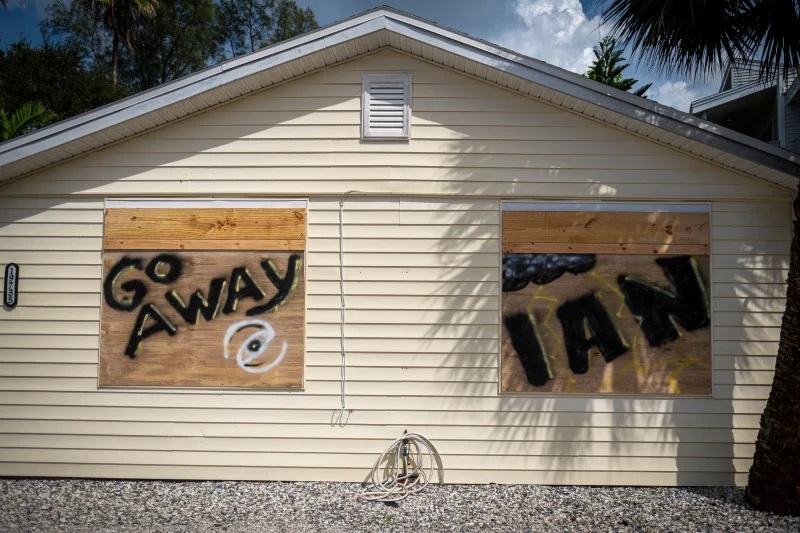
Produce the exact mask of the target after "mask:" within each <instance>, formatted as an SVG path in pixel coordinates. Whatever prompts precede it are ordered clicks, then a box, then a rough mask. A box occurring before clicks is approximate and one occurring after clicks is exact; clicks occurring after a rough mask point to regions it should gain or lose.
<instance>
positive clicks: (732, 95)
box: [689, 80, 777, 114]
mask: <svg viewBox="0 0 800 533" xmlns="http://www.w3.org/2000/svg"><path fill="white" fill-rule="evenodd" d="M773 81H774V80H773ZM776 85H777V82H774V83H770V82H763V81H754V82H752V83H748V84H746V85H742V86H740V87H737V88H736V89H730V90H728V91H725V92H722V93H715V94H712V95H709V96H706V97H704V98H699V99H697V100H695V101H694V102H692V103H691V105H690V107H689V113H691V114H695V113H702V112H704V111H709V110H710V109H713V108H715V107H717V106H720V105H722V104H727V103H729V102H733V101H734V100H738V99H739V98H743V97H745V96H749V95H751V94H754V93H757V92H760V91H763V90H764V89H769V88H771V87H775V86H776Z"/></svg>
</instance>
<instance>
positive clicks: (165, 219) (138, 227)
mask: <svg viewBox="0 0 800 533" xmlns="http://www.w3.org/2000/svg"><path fill="white" fill-rule="evenodd" d="M166 236H168V237H167V238H162V237H166ZM305 239H306V210H305V208H268V209H264V208H238V207H237V208H233V207H223V208H198V209H186V208H166V207H165V208H112V209H107V210H106V219H105V232H104V238H103V246H104V248H105V249H106V250H298V249H304V248H305Z"/></svg>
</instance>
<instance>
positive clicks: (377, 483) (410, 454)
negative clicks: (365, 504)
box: [357, 433, 435, 502]
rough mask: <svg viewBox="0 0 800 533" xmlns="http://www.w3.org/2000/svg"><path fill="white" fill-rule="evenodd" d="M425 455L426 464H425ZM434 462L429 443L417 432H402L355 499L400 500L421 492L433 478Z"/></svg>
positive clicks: (384, 453)
mask: <svg viewBox="0 0 800 533" xmlns="http://www.w3.org/2000/svg"><path fill="white" fill-rule="evenodd" d="M425 456H427V460H428V465H425ZM434 463H435V456H434V447H433V445H432V444H431V442H430V441H429V440H428V439H426V438H425V437H423V436H422V435H418V434H416V433H405V434H404V435H403V436H402V437H400V438H399V439H397V440H395V441H394V442H392V444H391V445H390V446H389V447H388V448H386V451H384V452H383V453H382V454H381V456H380V457H379V458H378V460H377V461H376V462H375V465H374V466H373V467H372V471H371V472H370V476H369V478H368V479H367V481H365V482H364V483H365V486H364V488H362V489H361V492H359V493H358V496H357V497H358V499H360V500H367V501H376V502H399V501H400V500H403V499H405V498H406V497H407V496H409V495H410V494H416V493H418V492H420V491H422V490H423V489H424V488H425V487H426V486H427V485H428V483H430V482H431V479H433V469H434Z"/></svg>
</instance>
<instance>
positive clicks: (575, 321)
mask: <svg viewBox="0 0 800 533" xmlns="http://www.w3.org/2000/svg"><path fill="white" fill-rule="evenodd" d="M556 315H557V316H558V320H559V321H560V322H561V327H562V328H563V330H564V348H565V349H566V352H567V361H568V362H569V368H570V370H572V372H573V373H575V374H585V373H586V372H587V371H588V370H589V348H591V347H592V346H597V349H598V351H599V352H600V354H601V355H602V356H603V359H605V360H606V363H610V362H611V361H613V360H614V359H616V358H617V357H619V356H620V355H622V354H624V353H625V352H627V351H628V346H627V345H626V344H625V340H624V339H623V338H622V335H621V334H620V332H619V331H618V330H617V327H616V325H615V324H614V321H613V320H611V316H609V314H608V311H606V308H605V307H604V306H603V304H602V302H600V299H599V298H598V297H597V295H596V294H595V293H593V292H592V293H589V294H587V295H585V296H583V297H582V298H579V299H577V300H570V301H568V302H565V303H564V304H562V305H561V306H559V308H558V310H557V311H556ZM587 331H588V335H587Z"/></svg>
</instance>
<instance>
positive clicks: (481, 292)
mask: <svg viewBox="0 0 800 533" xmlns="http://www.w3.org/2000/svg"><path fill="white" fill-rule="evenodd" d="M452 129H454V130H456V131H458V128H452ZM460 133H461V134H462V138H463V139H465V140H466V142H464V141H461V142H453V155H452V156H451V159H450V161H449V165H448V168H443V169H441V170H442V176H441V177H440V179H442V180H445V181H446V190H447V193H448V194H452V195H456V196H459V197H462V198H463V200H464V202H473V203H474V205H473V206H472V207H464V208H463V210H461V211H448V212H447V213H446V218H447V219H448V220H449V221H450V222H449V226H448V229H447V231H446V234H445V236H444V237H443V238H441V239H440V240H439V241H438V251H439V252H440V253H441V258H442V259H441V261H442V264H446V265H447V267H448V269H450V272H451V276H450V277H451V278H452V279H458V280H459V281H457V282H444V283H441V284H440V286H439V287H438V289H437V290H436V291H435V293H434V294H433V295H432V298H431V299H432V301H433V300H436V299H438V298H439V297H442V296H445V297H448V298H451V299H452V301H453V303H454V306H453V308H451V309H447V310H442V311H441V312H440V316H439V319H438V321H437V324H432V325H431V326H430V328H429V330H428V334H427V338H429V339H440V338H448V339H457V340H455V346H454V349H453V350H452V353H450V354H449V355H448V357H447V359H446V364H445V365H444V367H445V368H442V369H440V374H441V375H442V379H441V380H440V381H442V382H445V383H444V384H442V383H437V387H442V389H441V395H442V399H441V409H442V410H443V412H442V419H443V421H446V420H448V418H449V417H451V416H459V415H460V416H461V417H462V418H459V423H460V424H464V425H465V426H468V427H465V428H463V431H459V432H457V433H458V434H464V435H472V436H473V438H474V439H475V441H476V445H475V446H474V447H473V449H474V450H475V452H474V453H475V454H476V455H478V457H475V458H474V461H473V463H474V464H475V465H479V466H476V467H477V468H486V469H496V470H500V469H503V468H511V469H519V470H530V471H559V473H560V474H563V475H546V474H542V472H531V479H532V480H534V481H538V482H541V481H542V480H544V481H545V482H546V481H547V480H554V481H555V482H558V483H563V482H566V483H581V484H583V483H588V484H596V483H597V481H594V480H598V479H609V477H608V476H607V475H603V474H601V475H600V476H599V477H595V476H591V475H584V474H582V472H581V471H582V470H591V471H598V472H602V471H606V470H610V471H630V472H645V473H646V472H656V474H655V476H654V477H648V474H643V475H640V476H638V479H640V480H642V482H643V483H644V484H648V483H655V484H664V483H665V484H671V483H674V484H678V485H698V484H705V483H711V484H719V485H726V484H727V485H731V484H734V483H735V476H736V474H737V473H738V474H743V473H746V471H747V470H746V468H747V466H746V464H747V462H748V461H749V460H750V459H751V458H752V452H753V446H752V444H734V442H739V443H742V442H744V443H748V442H750V443H752V442H754V441H755V436H756V433H757V428H758V417H759V415H760V412H761V410H762V409H763V402H762V401H760V400H755V401H750V400H748V394H749V393H748V390H750V389H748V387H738V388H737V385H752V383H751V382H748V381H746V380H747V379H748V378H747V377H746V376H744V377H743V374H742V373H737V372H736V370H737V369H738V370H748V369H754V370H765V371H769V369H770V368H769V364H770V363H769V359H768V358H765V359H762V358H759V357H753V358H747V357H741V356H742V355H748V354H750V353H752V354H753V355H773V352H772V351H770V347H771V345H772V344H774V345H775V347H774V350H775V351H776V350H777V346H776V344H777V343H767V344H766V345H764V346H766V348H764V347H754V346H753V345H752V344H749V345H748V344H747V341H754V340H759V339H760V338H762V337H761V334H760V333H759V331H758V330H757V329H754V327H759V326H760V325H761V324H762V322H761V321H760V317H762V316H768V315H761V314H760V313H767V314H772V313H775V312H776V310H775V309H774V307H773V301H771V300H768V299H764V297H766V296H768V294H766V293H764V292H763V284H783V283H784V280H785V273H786V269H787V265H788V261H787V259H788V258H787V257H786V256H785V255H780V256H778V255H775V254H774V252H773V251H771V250H761V249H758V248H756V247H754V246H752V245H748V244H744V243H742V244H741V247H740V250H741V252H740V253H741V254H742V256H741V257H736V256H733V255H729V256H728V257H727V258H725V259H726V260H727V264H726V265H724V266H723V267H721V268H724V270H720V269H717V270H716V273H717V274H716V275H718V276H719V275H720V274H724V277H725V279H721V280H719V281H716V280H715V282H714V283H713V284H712V283H710V282H709V286H710V288H711V292H710V294H709V300H712V301H709V304H710V306H711V310H712V313H713V312H714V305H715V302H717V303H719V304H720V307H721V309H720V312H717V313H714V316H713V318H712V325H714V326H717V325H719V326H724V328H720V329H718V330H712V335H711V336H712V337H715V338H714V340H713V341H712V346H717V348H716V350H715V353H716V354H724V355H726V356H727V355H737V356H739V357H736V358H733V357H719V358H717V357H713V356H712V359H713V360H714V363H713V364H714V367H713V368H714V370H713V376H712V380H713V383H714V392H713V396H712V397H705V398H698V397H675V396H670V395H665V394H654V395H653V394H625V395H613V394H552V393H551V394H547V393H531V394H502V393H500V394H498V387H497V380H498V379H500V376H499V374H498V368H499V367H500V361H499V357H497V356H498V354H499V352H500V346H501V342H502V336H503V335H504V333H505V332H504V328H503V327H502V326H501V325H500V324H501V322H500V320H501V319H500V316H499V315H500V309H501V308H502V298H501V294H502V291H501V279H500V268H499V267H500V264H499V261H500V252H501V242H500V230H499V228H500V221H501V216H502V213H501V211H500V210H499V209H500V207H499V201H498V200H499V198H506V199H511V200H524V199H529V200H532V201H545V200H547V199H554V200H567V201H569V200H570V198H559V197H557V196H553V195H551V193H550V191H549V190H548V183H557V182H559V181H560V180H561V179H562V174H567V175H568V174H569V172H568V169H567V171H566V172H562V170H561V169H560V168H557V167H555V166H553V167H552V168H546V169H541V168H531V169H530V180H528V179H525V178H510V179H505V178H504V174H505V173H506V169H504V168H495V167H493V166H492V165H493V162H494V161H496V160H497V158H495V157H493V156H494V155H495V152H493V149H489V148H486V147H485V146H483V145H482V142H481V140H480V139H475V140H473V139H471V138H470V135H469V133H468V132H460ZM543 144H545V145H546V144H547V143H543ZM462 154H469V155H470V156H471V157H469V160H470V161H471V162H474V161H475V157H472V156H474V155H481V156H485V157H484V158H482V161H483V164H484V165H485V166H483V167H482V168H479V169H475V168H469V167H464V166H462V164H461V160H462V158H461V155H462ZM487 170H489V171H493V172H494V176H495V180H494V181H491V179H492V178H488V179H487V177H486V176H487V174H486V171H487ZM598 174H599V175H603V173H601V172H600V173H598ZM476 175H479V176H476ZM537 182H538V183H539V184H540V186H539V187H536V186H535V185H534V186H532V184H535V183H537ZM571 182H572V183H575V185H576V188H578V189H579V190H581V191H582V192H583V195H584V196H585V198H587V199H593V198H596V199H603V200H619V201H626V200H627V201H632V200H642V198H631V197H630V196H626V193H625V192H624V186H623V187H619V185H618V184H616V183H614V182H613V181H611V180H610V179H608V178H602V177H601V178H593V177H591V172H588V175H587V177H585V178H583V179H579V180H577V182H576V181H575V179H574V178H572V179H571ZM619 189H623V190H622V191H621V192H620V191H619ZM476 197H477V198H486V197H490V198H491V199H478V200H474V198H476ZM644 200H649V201H650V202H658V201H663V199H662V198H658V197H653V198H648V199H644ZM673 201H680V200H679V199H673ZM722 209H725V208H724V207H722ZM713 216H714V215H712V217H713ZM712 223H713V219H712ZM781 232H782V233H783V232H785V228H781ZM623 237H625V236H623ZM476 243H479V244H476ZM730 244H731V243H726V245H728V246H730ZM713 247H714V244H713V243H712V250H713ZM464 249H469V250H470V253H466V254H465V253H463V251H464ZM726 253H727V254H732V252H730V251H727V252H726ZM787 253H788V245H787ZM714 261H716V259H712V260H711V263H712V264H713V263H714ZM731 261H733V263H735V264H731ZM487 265H494V266H493V267H492V266H487ZM709 270H710V269H709ZM720 277H722V276H720ZM665 288H669V286H668V285H667V286H666V287H665ZM487 310H491V311H493V312H494V313H495V319H494V321H486V322H477V321H476V316H477V315H478V313H479V312H485V311H487ZM745 313H747V314H745ZM481 316H482V315H481ZM466 324H469V325H472V326H474V334H472V335H469V336H462V337H459V336H458V331H459V329H458V328H455V327H453V326H455V325H466ZM769 325H770V327H773V328H774V323H769ZM737 326H744V327H745V329H741V330H738V331H739V333H730V334H732V335H734V336H733V337H730V338H728V337H726V335H729V332H734V331H735V330H736V329H737V328H736V327H737ZM679 329H680V328H679ZM722 331H724V333H723V332H722ZM742 342H743V343H744V344H742ZM709 349H711V348H709ZM753 350H755V351H753ZM479 355H484V356H492V357H493V358H494V359H487V358H482V357H478V356H479ZM473 365H474V366H473ZM761 375H762V376H764V375H766V374H765V373H764V372H762V374H761ZM768 383H769V381H767V384H768ZM752 389H753V390H754V392H755V393H756V394H763V387H752ZM757 389H760V390H757ZM487 405H492V406H494V408H493V411H492V412H485V411H484V412H479V411H481V410H482V409H485V406H487ZM456 410H461V411H462V413H454V411H456ZM463 411H466V412H470V411H472V412H474V419H473V420H467V419H465V418H463V417H464V416H465V414H464V413H463ZM467 418H468V417H467ZM476 426H480V428H478V427H476ZM734 427H736V428H740V429H733V428H734ZM465 438H469V437H465ZM590 443H593V444H590ZM633 443H636V444H633ZM502 456H505V457H506V459H503V458H502ZM446 460H447V458H445V462H446ZM498 465H499V466H498ZM560 471H565V472H560ZM659 472H661V473H663V475H661V476H659V475H658V473H659ZM706 472H711V473H713V474H712V475H708V474H704V473H706ZM611 479H613V476H612V478H611ZM740 482H741V480H740Z"/></svg>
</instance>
